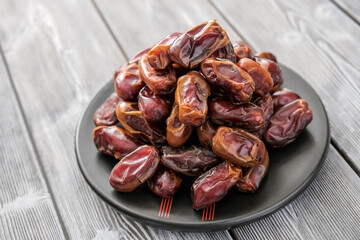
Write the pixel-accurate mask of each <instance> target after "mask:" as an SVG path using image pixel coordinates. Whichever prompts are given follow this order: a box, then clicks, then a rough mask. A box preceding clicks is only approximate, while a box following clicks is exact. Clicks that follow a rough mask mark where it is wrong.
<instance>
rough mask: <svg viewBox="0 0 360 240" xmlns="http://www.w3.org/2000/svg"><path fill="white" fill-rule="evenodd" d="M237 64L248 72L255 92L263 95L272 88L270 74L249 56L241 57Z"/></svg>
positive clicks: (272, 83)
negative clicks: (253, 83)
mask: <svg viewBox="0 0 360 240" xmlns="http://www.w3.org/2000/svg"><path fill="white" fill-rule="evenodd" d="M237 65H238V66H239V67H240V68H241V69H243V70H245V71H246V72H247V73H249V74H250V76H251V77H252V79H253V80H254V82H255V93H256V94H258V95H261V96H264V95H265V94H267V93H269V92H270V91H271V90H272V88H273V86H274V82H273V80H272V78H271V75H270V73H269V72H268V71H266V70H265V69H264V68H262V67H261V66H260V64H258V63H257V62H255V61H253V60H251V59H250V58H242V59H240V60H239V62H238V63H237Z"/></svg>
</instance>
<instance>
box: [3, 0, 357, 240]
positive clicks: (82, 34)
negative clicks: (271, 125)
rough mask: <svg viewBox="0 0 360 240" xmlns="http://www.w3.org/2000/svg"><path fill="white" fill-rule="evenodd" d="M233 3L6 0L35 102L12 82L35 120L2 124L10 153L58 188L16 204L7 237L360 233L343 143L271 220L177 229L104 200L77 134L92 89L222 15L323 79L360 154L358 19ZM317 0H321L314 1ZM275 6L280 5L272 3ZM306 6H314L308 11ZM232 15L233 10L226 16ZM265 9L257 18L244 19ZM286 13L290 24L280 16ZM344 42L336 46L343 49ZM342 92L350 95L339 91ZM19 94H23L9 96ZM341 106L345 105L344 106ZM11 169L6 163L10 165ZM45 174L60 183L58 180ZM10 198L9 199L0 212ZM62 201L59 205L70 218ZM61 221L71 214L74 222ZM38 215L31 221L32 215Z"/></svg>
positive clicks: (12, 65)
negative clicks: (145, 52) (94, 187)
mask: <svg viewBox="0 0 360 240" xmlns="http://www.w3.org/2000/svg"><path fill="white" fill-rule="evenodd" d="M221 3H222V4H220V1H219V2H217V1H215V2H214V3H212V2H208V1H205V0H201V1H196V2H194V1H189V0H186V1H181V2H179V1H165V0H163V1H150V0H148V1H139V0H135V1H110V0H104V1H100V0H99V1H96V2H95V4H93V2H91V1H86V0H79V1H71V0H64V1H53V2H51V3H50V2H48V1H45V0H29V1H25V0H19V1H11V0H3V1H1V2H0V15H1V16H2V21H1V22H0V42H1V44H2V46H3V49H4V52H5V58H6V60H7V62H8V65H9V69H10V73H11V76H12V79H13V81H14V84H15V89H16V91H17V92H18V94H19V99H20V102H21V104H22V108H23V109H24V113H25V119H22V116H21V114H19V110H18V106H17V104H18V103H17V102H16V98H14V93H13V92H12V90H11V86H10V85H8V86H7V87H6V90H5V91H6V94H7V95H6V94H5V93H4V95H1V96H0V100H1V102H0V106H1V110H2V111H3V109H5V110H6V109H7V110H6V111H8V112H9V111H10V110H11V111H15V113H13V114H15V115H14V116H17V118H18V119H19V123H18V124H19V125H20V126H22V128H23V130H21V131H20V132H19V133H18V134H17V136H13V135H12V134H7V135H1V139H0V143H1V144H3V143H12V144H10V146H11V147H12V148H13V149H12V150H9V151H10V152H11V153H8V152H6V151H5V155H4V156H5V158H4V159H11V158H14V159H15V160H14V161H15V162H18V163H21V162H22V161H23V158H26V159H27V162H26V164H27V165H26V166H27V167H26V168H25V167H24V168H21V169H19V171H20V173H21V174H22V175H21V176H25V177H31V179H32V178H35V179H38V180H36V181H38V183H36V181H35V183H33V180H32V181H27V180H25V179H27V178H23V179H24V183H21V184H22V185H24V186H23V188H24V189H26V188H27V187H29V189H30V190H31V191H33V189H35V190H34V191H35V192H36V191H37V192H43V195H45V196H46V199H47V200H46V201H41V202H42V203H46V204H39V205H41V208H40V207H38V208H36V206H35V205H34V206H32V205H30V206H29V208H26V211H24V210H23V211H21V212H20V213H17V214H18V215H11V217H13V218H14V220H12V219H11V218H10V217H8V215H4V216H5V217H2V215H1V214H2V212H0V216H1V224H2V227H3V226H4V227H3V228H2V229H0V237H1V238H3V237H2V236H9V235H10V236H11V237H14V238H26V237H27V236H32V235H31V234H38V233H39V232H36V231H34V230H33V229H42V228H43V229H51V230H52V231H49V233H46V231H44V233H43V235H41V236H43V238H55V239H60V238H63V237H64V236H65V237H69V238H71V239H91V238H94V239H179V238H180V239H231V237H235V238H238V239H264V238H267V239H309V238H311V239H314V238H319V239H329V238H332V239H344V238H345V239H354V238H358V237H359V236H360V232H359V228H358V226H357V223H358V222H360V218H359V216H360V200H359V199H360V198H359V196H358V195H359V193H360V191H359V190H360V181H359V177H358V176H357V175H356V173H355V172H354V171H353V169H351V168H350V167H349V165H348V164H347V163H346V161H345V160H344V159H343V158H342V157H341V156H340V155H339V153H338V152H337V151H336V150H335V149H334V148H333V147H331V148H330V152H329V156H328V158H327V160H326V162H325V164H324V167H323V168H322V170H321V171H320V173H319V175H318V177H317V178H316V179H315V180H314V182H313V183H312V184H311V185H310V187H309V188H308V189H307V190H306V191H305V192H304V193H303V194H302V195H301V196H300V197H299V198H297V199H296V200H295V201H294V202H292V203H291V204H289V205H288V206H286V207H285V208H283V209H281V210H280V211H278V212H277V213H275V214H272V215H270V216H269V217H266V218H265V219H263V220H260V221H258V222H255V223H252V224H249V225H246V226H243V227H240V228H237V229H235V230H232V231H231V235H230V234H229V232H228V231H222V232H215V233H174V232H170V231H164V230H160V229H156V228H151V227H147V226H142V225H140V224H138V223H136V222H134V221H131V220H128V219H127V218H126V217H124V216H122V215H120V214H118V213H116V212H115V211H114V210H113V209H111V208H110V207H108V206H107V205H106V204H104V203H103V202H102V201H101V200H100V199H98V198H97V197H96V195H95V194H94V193H93V192H92V191H91V190H90V188H89V187H88V186H87V184H86V183H85V181H84V179H83V178H82V176H81V174H80V171H79V169H78V167H77V165H76V160H75V156H74V152H73V136H74V131H75V126H76V122H77V120H78V118H79V116H80V113H81V111H82V109H83V108H84V107H85V106H86V104H87V103H88V101H89V100H90V98H91V96H92V95H93V94H94V93H95V92H96V91H97V90H98V89H99V88H100V87H101V86H102V85H103V84H104V83H105V82H106V81H108V79H109V78H110V77H111V75H112V73H113V71H114V70H115V68H116V67H117V66H119V65H121V64H122V63H124V62H125V59H126V58H127V57H129V56H131V55H133V54H134V53H135V52H137V51H138V50H141V49H142V48H145V47H147V46H149V45H151V44H153V43H155V42H157V41H158V40H160V39H161V38H162V37H164V36H165V35H166V34H170V33H172V32H175V31H185V30H186V29H187V28H189V27H191V26H193V25H196V24H198V23H200V22H202V21H205V20H208V19H213V18H215V19H217V20H218V21H219V23H220V24H221V25H222V26H223V27H224V28H225V29H227V31H228V34H229V35H230V38H231V39H232V40H233V41H234V40H237V39H238V38H239V37H240V36H239V35H238V33H240V34H241V35H242V36H244V38H245V39H246V40H249V42H250V43H251V44H252V46H253V47H255V49H257V50H265V49H267V50H271V51H274V52H275V53H276V55H278V56H279V58H280V61H281V62H284V63H286V64H287V65H289V66H290V67H292V68H293V69H294V70H296V71H297V72H299V73H300V74H302V75H303V76H305V77H306V78H307V79H308V80H309V81H311V82H312V85H314V86H315V88H316V89H317V91H318V93H319V94H320V95H321V97H322V99H323V101H324V102H325V104H326V106H327V110H328V111H329V113H330V119H331V123H332V132H333V134H332V137H333V140H334V141H336V143H337V144H338V145H339V146H340V148H341V150H342V151H343V153H345V154H348V156H349V157H350V158H351V160H353V162H354V163H357V162H358V157H357V156H358V155H356V154H357V153H358V151H359V148H358V145H356V143H353V142H352V140H356V139H357V138H356V137H357V136H358V134H359V131H358V129H359V126H358V123H357V122H355V121H354V119H355V117H356V116H357V115H355V114H359V111H358V109H357V106H359V105H358V104H356V103H358V102H359V99H360V98H359V97H358V93H359V91H358V87H359V85H358V81H356V78H354V76H356V74H357V73H358V72H359V69H358V67H357V65H358V64H357V63H359V57H358V56H359V54H357V53H356V49H355V50H354V51H351V49H352V47H354V41H355V42H358V40H359V39H360V38H359V36H358V34H359V33H358V26H357V25H356V24H354V23H353V22H351V19H349V18H347V16H346V15H345V14H344V13H342V12H341V11H340V10H339V9H337V8H336V6H335V5H333V4H332V3H330V2H326V1H320V0H316V1H308V2H307V3H306V4H307V5H308V7H306V6H302V8H301V6H297V5H294V4H295V3H287V2H285V1H283V3H282V2H278V3H274V2H270V3H267V2H265V1H264V2H263V3H258V2H256V3H255V2H248V1H247V2H246V4H245V3H243V2H241V1H240V3H235V2H234V3H229V2H224V1H222V2H221ZM328 3H330V4H332V5H328ZM244 4H245V5H246V6H244ZM220 5H221V6H220ZM174 6H176V7H174ZM312 6H313V7H314V9H315V10H312V11H310V10H311V9H310V8H311V7H312ZM319 6H320V7H319ZM269 7H270V8H269ZM248 8H249V9H248ZM255 9H256V10H255ZM266 9H272V13H271V14H270V13H269V11H266ZM301 11H307V12H306V14H305V15H304V14H300V13H301ZM254 12H256V13H257V14H254ZM240 13H241V14H240ZM222 14H224V15H226V16H227V17H226V19H224V18H223V17H222ZM256 15H257V16H261V18H258V19H260V20H256ZM134 16H136V17H134ZM314 16H315V17H314ZM329 16H332V18H331V17H329ZM310 17H311V18H312V21H310V20H309V18H310ZM261 19H262V20H261ZM255 20H256V24H258V25H257V26H259V27H258V28H257V29H255V28H254V29H251V28H250V27H248V25H249V24H244V22H251V23H252V22H253V21H255ZM228 21H229V22H230V24H229V23H228ZM258 22H259V23H258ZM240 23H241V24H240ZM253 24H254V23H252V25H253ZM276 24H278V25H279V27H278V28H272V27H270V26H272V25H276ZM329 24H330V26H331V25H332V26H333V27H332V28H331V27H329V26H328V25H329ZM232 26H234V27H235V28H234V29H233V28H232ZM109 30H110V31H109ZM234 30H236V31H237V32H236V31H234ZM353 33H354V34H353ZM345 34H347V35H345ZM349 34H352V35H353V40H351V39H350V40H349V38H347V37H343V36H348V35H349ZM261 36H270V37H271V38H273V39H276V41H270V43H269V41H266V40H268V39H262V38H261ZM113 37H114V38H113ZM346 46H348V47H346ZM333 49H335V50H336V51H331V50H333ZM286 53H287V54H286ZM310 54H311V55H310ZM313 55H314V56H313ZM292 56H296V58H293V57H292ZM344 56H346V58H345V57H344ZM0 64H1V63H0ZM356 64H357V65H356ZM312 65H314V66H312ZM315 65H316V68H315ZM3 75H4V78H5V79H7V78H6V74H5V72H4V71H3V73H2V68H1V65H0V77H1V79H0V81H1V84H2V85H1V88H0V89H1V91H3V83H2V82H3V80H2V78H3ZM341 77H342V78H341ZM329 78H330V79H329ZM338 86H342V87H345V88H344V90H343V91H337V90H336V88H335V87H338ZM350 86H352V89H350ZM325 87H326V88H325ZM1 93H2V92H1ZM334 93H339V94H338V96H334ZM9 96H10V97H9ZM11 96H12V97H11ZM11 98H12V100H11V101H10V103H12V105H10V104H9V103H8V102H7V101H5V99H6V100H7V99H11ZM337 100H342V101H343V102H345V103H346V104H345V106H344V110H341V109H342V108H341V107H340V105H339V104H338V105H336V104H337V103H336V102H337ZM4 103H6V105H4ZM3 105H4V106H3ZM335 107H336V108H338V109H337V111H338V113H339V114H338V115H339V116H338V115H336V114H335V113H337V112H335V111H334V109H335ZM14 109H15V110H14ZM345 111H347V112H350V113H353V114H354V115H353V116H355V117H354V118H350V119H343V121H345V125H341V121H340V120H341V118H344V116H343V115H342V114H345ZM9 116H11V114H10V115H9ZM4 119H5V120H4ZM24 120H25V121H27V123H28V126H29V130H30V134H31V137H32V138H33V139H34V143H35V146H34V147H35V149H36V150H37V151H38V155H39V161H40V164H41V165H42V166H43V168H44V171H45V175H42V174H41V172H39V170H38V169H39V166H38V165H37V162H36V161H35V160H34V156H35V155H34V150H35V149H33V148H32V146H31V144H30V143H29V142H28V141H29V139H28V137H27V135H26V129H25V127H24ZM0 121H1V122H2V121H10V117H7V118H3V115H0ZM1 122H0V123H1ZM15 124H16V123H15ZM16 125H17V124H16ZM3 126H4V127H5V125H3ZM0 128H1V127H0ZM4 129H5V131H6V129H7V128H4ZM9 129H10V128H9ZM8 131H9V130H8ZM10 133H11V132H10ZM342 133H343V134H344V136H343V135H342ZM345 134H347V135H345ZM18 142H20V143H21V142H25V143H26V144H23V146H25V148H24V149H22V148H21V149H17V148H15V146H16V143H18ZM0 146H2V145H0ZM26 146H27V147H26ZM10 149H11V148H10ZM7 150H8V149H7ZM24 152H25V153H26V155H24V154H25V153H24ZM0 154H3V152H1V153H0ZM1 156H3V155H1ZM24 156H25V157H24ZM27 156H28V157H27ZM0 161H3V159H0ZM28 165H29V166H28ZM7 167H8V168H10V165H9V166H7ZM8 168H4V169H0V171H4V172H5V173H7V172H10V170H11V169H9V170H8ZM34 172H35V173H36V174H35V175H34V174H32V173H34ZM0 173H1V172H0ZM9 175H10V174H9ZM36 176H37V177H36ZM43 177H45V178H46V180H47V182H48V183H49V190H47V188H46V184H44V180H42V178H43ZM6 178H7V179H11V180H12V176H6V174H5V176H4V177H3V176H0V180H1V183H2V182H3V181H8V180H3V179H6ZM26 184H27V185H26ZM30 184H34V185H35V186H38V187H37V188H34V187H33V186H32V185H30ZM0 187H2V186H0ZM10 189H13V188H11V187H10ZM19 189H21V188H19ZM36 189H40V190H36ZM0 190H1V189H0ZM30 190H29V191H30ZM14 191H15V190H14ZM19 191H20V190H19ZM3 192H5V194H4V193H3ZM49 192H50V193H52V196H53V198H54V201H55V202H54V204H53V203H52V202H51V198H50V195H49ZM21 194H22V195H21ZM23 195H24V194H23V192H20V193H19V192H17V190H16V191H15V192H12V191H10V190H8V188H6V189H5V190H4V191H2V192H0V203H1V204H3V203H2V202H1V201H3V199H7V198H9V200H6V201H9V202H10V201H11V199H13V200H14V199H15V200H16V199H17V198H18V196H23ZM43 195H41V196H43ZM9 196H11V197H9ZM30 197H31V196H30ZM35 198H36V197H35ZM20 200H21V198H20ZM35 200H38V199H35ZM4 201H5V200H4ZM15 203H16V202H15ZM3 206H4V205H0V211H1V209H2V208H1V207H3ZM54 206H57V207H58V209H59V218H60V220H58V218H57V215H56V212H55V210H54ZM42 215H44V216H46V217H47V218H46V220H45V219H38V218H39V216H42ZM3 219H5V221H3ZM27 219H28V220H27ZM60 221H61V222H63V223H64V229H65V230H64V233H62V230H61V224H60ZM18 222H19V223H21V224H23V225H24V226H26V227H28V228H24V229H22V231H18V229H19V227H20V226H22V225H21V224H20V225H19V224H18ZM28 223H31V224H29V226H27V225H26V224H28ZM4 224H5V225H4ZM33 226H35V227H33ZM46 234H49V235H46ZM34 236H36V235H34Z"/></svg>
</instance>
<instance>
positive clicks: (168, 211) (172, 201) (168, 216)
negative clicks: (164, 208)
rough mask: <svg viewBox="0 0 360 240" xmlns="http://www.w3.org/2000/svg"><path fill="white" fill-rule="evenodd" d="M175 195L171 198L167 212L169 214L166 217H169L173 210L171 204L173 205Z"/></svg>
mask: <svg viewBox="0 0 360 240" xmlns="http://www.w3.org/2000/svg"><path fill="white" fill-rule="evenodd" d="M173 199H174V198H173V197H171V198H170V206H169V211H168V212H167V216H166V218H169V215H170V211H171V206H172V202H173Z"/></svg>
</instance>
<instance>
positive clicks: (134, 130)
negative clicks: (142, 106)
mask: <svg viewBox="0 0 360 240" xmlns="http://www.w3.org/2000/svg"><path fill="white" fill-rule="evenodd" d="M116 116H117V118H118V120H119V122H120V123H121V125H122V126H123V127H124V129H125V131H126V133H128V134H129V135H131V136H133V137H136V138H139V139H141V140H142V141H145V142H150V143H152V144H165V143H166V140H165V133H164V131H163V129H162V128H160V126H157V125H151V124H150V123H149V122H148V121H146V119H145V118H144V117H143V115H142V114H141V112H140V111H139V110H138V104H137V103H134V102H121V103H120V104H118V105H117V107H116Z"/></svg>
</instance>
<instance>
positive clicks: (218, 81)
mask: <svg viewBox="0 0 360 240" xmlns="http://www.w3.org/2000/svg"><path fill="white" fill-rule="evenodd" d="M201 72H202V73H203V75H204V76H205V78H206V80H207V81H208V82H209V83H210V84H211V85H212V88H213V89H215V90H216V91H218V92H219V93H220V94H222V95H223V96H225V97H227V98H228V99H229V100H231V101H233V102H235V103H245V102H248V101H250V99H251V97H252V94H253V92H254V90H255V83H254V81H253V79H252V77H251V76H250V75H249V74H248V73H247V72H245V71H244V70H242V69H241V68H239V67H238V66H236V64H234V63H232V62H231V61H229V60H217V59H215V58H208V59H206V60H205V61H203V62H202V63H201Z"/></svg>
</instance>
